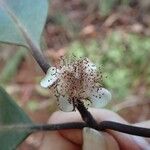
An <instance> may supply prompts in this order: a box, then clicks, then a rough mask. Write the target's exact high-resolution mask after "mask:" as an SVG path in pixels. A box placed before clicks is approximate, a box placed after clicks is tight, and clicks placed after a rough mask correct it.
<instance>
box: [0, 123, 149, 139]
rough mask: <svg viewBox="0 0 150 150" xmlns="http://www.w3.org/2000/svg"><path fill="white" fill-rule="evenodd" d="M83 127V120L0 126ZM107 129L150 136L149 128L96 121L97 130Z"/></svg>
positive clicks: (19, 128)
mask: <svg viewBox="0 0 150 150" xmlns="http://www.w3.org/2000/svg"><path fill="white" fill-rule="evenodd" d="M84 127H91V126H89V125H88V124H87V123H84V122H70V123H62V124H29V125H28V124H24V125H21V124H20V125H8V126H7V125H5V126H0V130H2V131H5V130H6V131H8V130H13V131H15V130H16V131H26V132H29V133H32V132H37V131H54V130H66V129H83V128H84ZM107 129H110V130H115V131H118V132H122V133H126V134H131V135H136V136H142V137H148V138H150V129H148V128H142V127H136V126H132V125H126V124H121V123H118V122H113V121H102V122H100V123H98V126H97V130H99V131H105V130H107Z"/></svg>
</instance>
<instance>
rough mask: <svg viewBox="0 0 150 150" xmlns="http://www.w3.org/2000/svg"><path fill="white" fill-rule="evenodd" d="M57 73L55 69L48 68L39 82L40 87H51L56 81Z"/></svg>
mask: <svg viewBox="0 0 150 150" xmlns="http://www.w3.org/2000/svg"><path fill="white" fill-rule="evenodd" d="M58 72H59V70H58V69H57V68H55V67H50V68H49V69H48V71H47V73H46V75H45V77H44V78H43V79H42V80H41V82H40V84H41V86H42V87H44V88H47V87H49V86H51V85H52V84H53V83H54V82H55V81H56V80H57V79H58Z"/></svg>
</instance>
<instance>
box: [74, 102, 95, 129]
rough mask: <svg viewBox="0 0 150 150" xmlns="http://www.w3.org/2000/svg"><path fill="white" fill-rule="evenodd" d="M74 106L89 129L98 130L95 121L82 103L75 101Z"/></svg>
mask: <svg viewBox="0 0 150 150" xmlns="http://www.w3.org/2000/svg"><path fill="white" fill-rule="evenodd" d="M75 106H76V107H77V109H78V111H79V113H80V115H81V117H82V119H83V120H84V121H85V122H86V124H87V125H88V126H89V127H91V128H94V129H98V123H97V121H96V120H95V119H94V118H93V116H92V115H91V113H90V112H89V111H88V110H87V108H85V106H84V104H83V103H82V101H80V100H76V104H75Z"/></svg>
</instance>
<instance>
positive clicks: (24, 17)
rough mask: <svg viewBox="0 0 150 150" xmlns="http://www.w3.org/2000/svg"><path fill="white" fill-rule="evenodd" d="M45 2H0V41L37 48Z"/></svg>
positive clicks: (10, 0) (45, 13)
mask: <svg viewBox="0 0 150 150" xmlns="http://www.w3.org/2000/svg"><path fill="white" fill-rule="evenodd" d="M47 10H48V4H47V0H0V22H1V23H0V41H1V42H6V43H14V44H18V45H23V46H26V47H30V44H31V43H34V45H36V46H37V47H39V42H40V36H41V33H42V30H43V27H44V24H45V20H46V16H47Z"/></svg>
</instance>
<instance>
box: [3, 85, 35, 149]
mask: <svg viewBox="0 0 150 150" xmlns="http://www.w3.org/2000/svg"><path fill="white" fill-rule="evenodd" d="M21 124H22V125H26V124H33V123H32V121H31V120H30V118H29V117H28V116H27V115H26V114H25V112H24V111H23V110H22V109H21V108H20V107H19V106H18V105H17V104H16V103H15V102H14V101H13V100H12V98H11V97H10V96H9V95H8V94H7V93H6V92H5V90H4V89H3V88H2V87H0V149H1V150H15V149H16V147H17V146H18V144H20V143H21V142H22V141H23V140H24V139H25V138H26V137H27V136H28V135H29V134H30V131H29V130H27V129H24V130H19V129H18V130H17V129H15V130H13V129H11V128H7V127H11V126H14V125H16V126H17V125H21Z"/></svg>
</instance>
